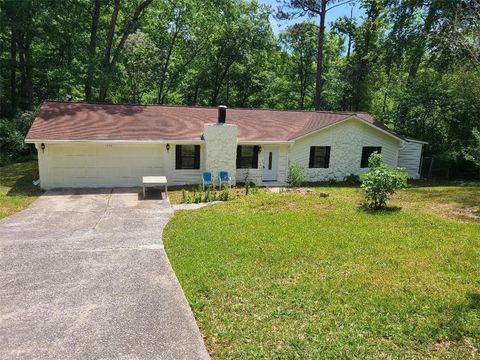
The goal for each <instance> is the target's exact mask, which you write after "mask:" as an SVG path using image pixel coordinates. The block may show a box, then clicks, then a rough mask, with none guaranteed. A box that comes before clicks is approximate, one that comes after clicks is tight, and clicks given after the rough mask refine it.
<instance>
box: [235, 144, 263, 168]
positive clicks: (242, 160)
mask: <svg viewBox="0 0 480 360" xmlns="http://www.w3.org/2000/svg"><path fill="white" fill-rule="evenodd" d="M258 151H259V147H258V146H245V145H239V146H237V169H258Z"/></svg>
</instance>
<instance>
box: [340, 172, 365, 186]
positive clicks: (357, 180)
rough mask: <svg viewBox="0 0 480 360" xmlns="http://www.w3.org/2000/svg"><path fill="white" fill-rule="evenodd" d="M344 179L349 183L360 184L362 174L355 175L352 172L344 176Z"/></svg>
mask: <svg viewBox="0 0 480 360" xmlns="http://www.w3.org/2000/svg"><path fill="white" fill-rule="evenodd" d="M343 181H344V182H345V183H347V184H349V185H358V184H360V182H361V180H360V176H358V175H355V174H350V175H348V176H345V177H344V178H343Z"/></svg>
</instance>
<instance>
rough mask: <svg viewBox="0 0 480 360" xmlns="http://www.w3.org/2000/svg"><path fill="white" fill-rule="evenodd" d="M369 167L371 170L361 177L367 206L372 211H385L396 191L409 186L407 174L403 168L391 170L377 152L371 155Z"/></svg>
mask: <svg viewBox="0 0 480 360" xmlns="http://www.w3.org/2000/svg"><path fill="white" fill-rule="evenodd" d="M368 167H369V168H370V170H369V171H368V172H366V173H364V174H362V175H361V180H362V185H361V187H362V189H363V190H364V191H365V205H366V206H367V207H368V208H370V209H372V210H379V209H384V208H385V207H386V205H387V201H388V199H390V197H391V196H392V195H393V194H394V193H395V191H396V190H398V189H401V188H404V187H406V186H407V174H406V173H405V171H404V170H403V169H401V168H395V169H390V168H389V167H388V165H387V164H386V163H385V162H384V161H383V155H382V154H379V153H377V152H374V153H373V154H372V155H370V157H369V159H368Z"/></svg>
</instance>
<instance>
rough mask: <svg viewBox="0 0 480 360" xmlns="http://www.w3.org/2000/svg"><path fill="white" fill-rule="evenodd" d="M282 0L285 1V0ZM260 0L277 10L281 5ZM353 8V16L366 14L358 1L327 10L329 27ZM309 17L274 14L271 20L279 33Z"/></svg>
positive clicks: (274, 0) (273, 0)
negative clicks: (285, 17) (282, 18)
mask: <svg viewBox="0 0 480 360" xmlns="http://www.w3.org/2000/svg"><path fill="white" fill-rule="evenodd" d="M281 1H282V2H283V0H281ZM259 2H261V3H263V4H267V5H270V6H271V7H272V9H273V10H274V11H276V9H277V7H278V5H279V3H278V1H277V0H259ZM339 2H342V1H339ZM280 4H281V3H280ZM332 5H335V4H332ZM352 8H353V17H356V18H359V19H360V18H361V17H362V16H363V15H364V11H363V10H362V9H361V8H360V6H359V5H358V3H357V2H354V4H353V6H352V5H351V4H345V5H340V6H337V7H335V8H333V9H331V10H330V11H328V12H327V19H326V23H327V28H329V27H330V24H331V23H332V22H333V21H335V20H336V19H337V18H339V17H341V16H350V11H351V9H352ZM327 9H328V7H327ZM308 19H309V17H308V16H305V17H304V18H297V19H293V20H276V19H275V17H274V16H270V22H271V23H272V29H273V32H274V33H275V35H278V33H279V32H281V31H282V30H283V29H284V28H286V27H287V26H288V25H291V24H293V23H296V22H301V21H304V20H308ZM311 20H313V21H315V22H316V23H318V21H319V19H318V17H314V18H311ZM359 23H361V21H359Z"/></svg>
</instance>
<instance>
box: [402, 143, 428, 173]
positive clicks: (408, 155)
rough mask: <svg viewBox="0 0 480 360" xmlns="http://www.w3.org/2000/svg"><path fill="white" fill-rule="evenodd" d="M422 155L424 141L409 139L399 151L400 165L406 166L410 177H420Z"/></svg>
mask: <svg viewBox="0 0 480 360" xmlns="http://www.w3.org/2000/svg"><path fill="white" fill-rule="evenodd" d="M421 157H422V143H419V142H416V141H409V142H407V143H406V144H405V145H404V146H403V147H402V148H400V150H399V152H398V166H400V167H402V168H405V170H407V173H408V176H409V177H410V178H413V179H418V178H419V177H420V174H419V168H420V160H421Z"/></svg>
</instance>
